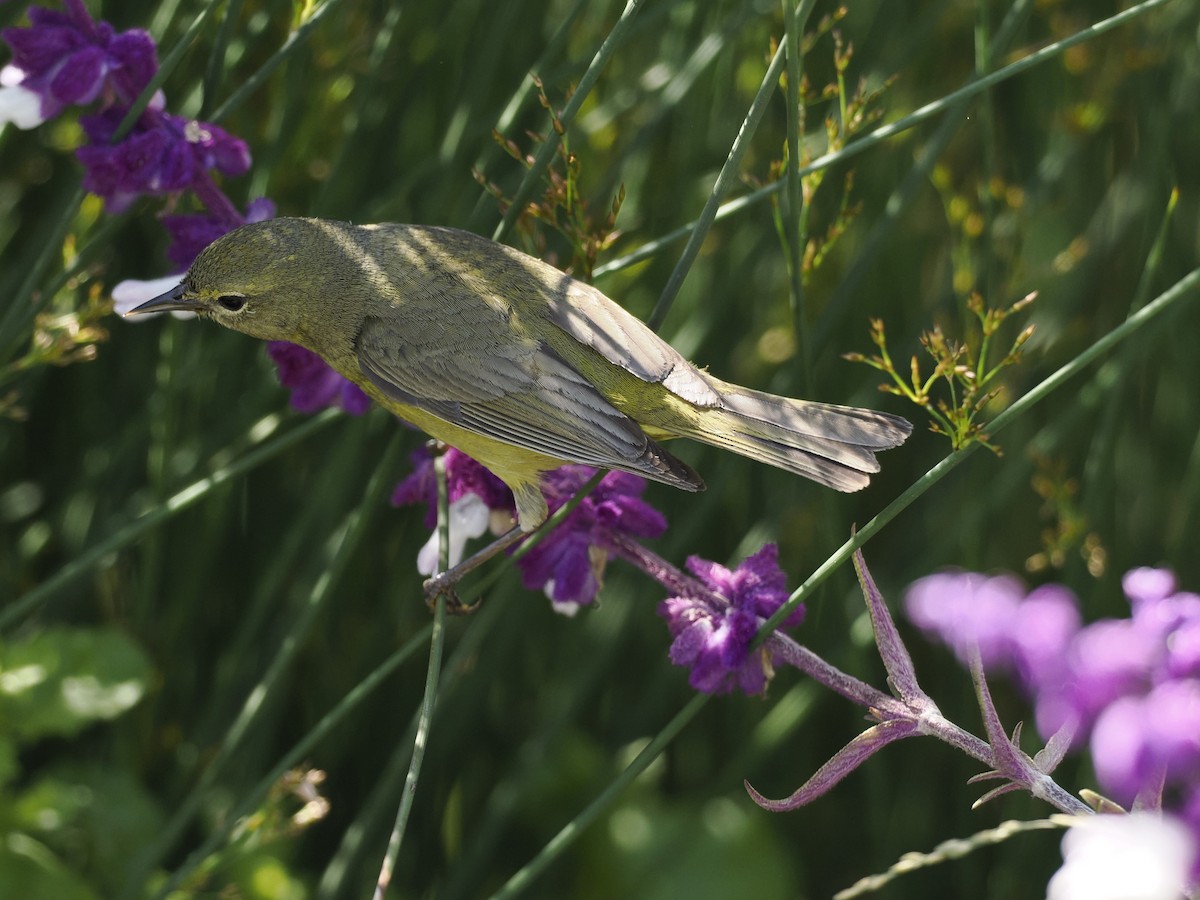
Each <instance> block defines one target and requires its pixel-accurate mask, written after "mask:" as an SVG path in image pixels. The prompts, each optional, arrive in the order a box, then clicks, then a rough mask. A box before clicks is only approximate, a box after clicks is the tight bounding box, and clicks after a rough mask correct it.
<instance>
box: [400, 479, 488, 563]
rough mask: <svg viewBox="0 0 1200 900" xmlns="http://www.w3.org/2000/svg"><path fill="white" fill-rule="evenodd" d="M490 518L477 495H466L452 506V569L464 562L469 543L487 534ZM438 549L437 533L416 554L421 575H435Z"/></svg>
mask: <svg viewBox="0 0 1200 900" xmlns="http://www.w3.org/2000/svg"><path fill="white" fill-rule="evenodd" d="M490 517H491V513H490V510H488V508H487V505H486V504H485V503H484V502H483V500H481V499H480V498H479V497H478V496H477V495H476V494H463V495H462V496H461V497H459V498H458V499H457V500H455V501H454V502H453V503H451V504H450V567H451V568H453V567H454V566H457V565H458V564H459V563H460V562H462V558H463V551H464V550H465V549H466V546H467V541H469V540H471V538H477V537H479V536H480V535H481V534H483V533H484V532H485V531H487V527H488V520H489V519H490ZM439 549H440V547H439V545H438V538H437V532H436V531H434V533H433V534H431V535H430V536H429V540H427V541H426V542H425V546H423V547H422V548H421V549H420V551H419V552H418V553H417V571H418V572H419V573H420V574H422V575H432V574H433V573H434V571H436V569H437V561H438V551H439Z"/></svg>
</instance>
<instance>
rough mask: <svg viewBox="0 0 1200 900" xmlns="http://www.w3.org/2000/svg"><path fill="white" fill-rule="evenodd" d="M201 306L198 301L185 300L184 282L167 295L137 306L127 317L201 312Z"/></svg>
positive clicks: (161, 295) (160, 295)
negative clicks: (174, 312) (143, 314)
mask: <svg viewBox="0 0 1200 900" xmlns="http://www.w3.org/2000/svg"><path fill="white" fill-rule="evenodd" d="M200 307H201V304H200V303H199V301H197V300H185V299H184V298H183V282H180V283H179V284H177V285H175V287H173V288H171V289H170V290H169V291H167V292H166V293H165V294H159V295H158V296H157V297H155V298H154V299H153V300H147V301H146V302H145V303H143V304H141V305H140V306H135V307H134V308H133V309H131V310H130V311H129V312H127V313H125V315H126V316H139V315H141V314H142V313H160V312H173V311H175V310H179V311H183V312H199V311H200Z"/></svg>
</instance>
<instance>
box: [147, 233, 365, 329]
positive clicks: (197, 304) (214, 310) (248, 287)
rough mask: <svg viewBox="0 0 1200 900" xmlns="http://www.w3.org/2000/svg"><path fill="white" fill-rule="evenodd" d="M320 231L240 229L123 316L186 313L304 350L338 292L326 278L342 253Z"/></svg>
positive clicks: (340, 240) (340, 242)
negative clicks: (175, 282)
mask: <svg viewBox="0 0 1200 900" xmlns="http://www.w3.org/2000/svg"><path fill="white" fill-rule="evenodd" d="M325 224H326V223H322V222H320V221H318V220H315V219H288V218H282V219H270V220H267V221H265V222H255V223H252V224H250V225H243V226H242V227H241V228H237V229H235V230H234V231H231V232H229V233H228V234H225V235H222V236H221V237H219V238H218V239H217V240H215V241H213V243H211V244H209V245H208V246H207V247H206V248H205V249H204V250H203V251H201V253H200V255H199V256H197V257H196V260H195V262H193V263H192V266H191V268H190V269H188V271H187V274H186V275H184V277H183V280H182V281H181V282H180V283H179V284H178V285H176V286H175V287H173V288H172V289H171V290H169V291H167V292H166V293H165V294H161V295H160V296H158V297H155V298H154V299H153V300H148V301H147V302H145V303H143V304H141V305H140V306H137V307H135V308H134V309H132V310H130V311H129V312H128V313H126V315H130V316H133V315H140V314H143V313H152V312H168V311H171V310H185V311H188V312H193V313H196V314H198V315H201V316H205V317H207V318H210V319H212V320H213V321H215V322H217V323H219V324H221V325H224V326H225V327H226V328H232V329H233V330H234V331H240V332H242V333H243V334H248V335H250V336H251V337H256V338H262V339H263V340H269V341H292V342H294V343H299V344H303V345H305V346H311V345H312V344H313V343H314V340H313V335H320V334H321V332H322V330H323V329H322V326H324V327H325V329H327V328H328V325H329V320H330V317H331V315H333V316H336V315H337V313H336V307H337V306H338V301H339V300H340V297H339V296H338V294H339V293H341V292H339V291H336V290H331V288H332V287H334V286H333V285H331V284H330V283H329V282H330V278H329V277H328V275H329V273H330V271H336V270H337V268H338V266H337V264H336V262H335V260H336V258H337V257H339V256H341V255H344V254H345V253H346V250H347V248H346V247H345V246H344V243H345V240H344V237H341V236H340V235H339V234H338V233H337V232H335V231H328V232H327V229H323V228H322V226H323V225H325ZM334 280H336V279H334ZM312 349H317V348H315V347H313V348H312Z"/></svg>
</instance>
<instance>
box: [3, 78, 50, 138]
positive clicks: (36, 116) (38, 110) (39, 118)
mask: <svg viewBox="0 0 1200 900" xmlns="http://www.w3.org/2000/svg"><path fill="white" fill-rule="evenodd" d="M24 77H25V73H24V72H22V71H21V70H20V69H17V68H15V67H13V66H5V67H4V68H3V69H0V129H2V128H3V127H4V126H5V125H7V124H8V123H9V122H12V123H13V124H14V125H16V126H17V127H18V128H20V129H22V130H23V131H28V130H29V129H30V128H37V127H38V126H39V125H41V124H42V123H43V122H45V121H46V119H45V117H44V116H43V115H42V98H41V96H40V95H38V94H35V93H34V92H33V91H31V90H29V89H27V88H23V87H21V85H20V84H19V83H18V82H19V81H20V80H21V79H22V78H24Z"/></svg>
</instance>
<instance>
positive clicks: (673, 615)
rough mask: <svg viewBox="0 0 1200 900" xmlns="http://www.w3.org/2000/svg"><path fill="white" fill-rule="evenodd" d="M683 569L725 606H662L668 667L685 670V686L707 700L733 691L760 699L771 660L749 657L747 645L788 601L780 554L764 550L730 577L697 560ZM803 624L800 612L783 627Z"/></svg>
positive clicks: (680, 602)
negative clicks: (667, 638)
mask: <svg viewBox="0 0 1200 900" xmlns="http://www.w3.org/2000/svg"><path fill="white" fill-rule="evenodd" d="M687 567H688V570H689V571H691V573H692V574H693V575H695V576H696V577H697V578H698V579H699V580H700V581H701V582H702V583H703V585H704V587H705V588H707V589H708V590H709V591H711V592H713V593H714V594H716V595H718V596H719V597H720V598H723V599H724V600H725V601H727V602H728V605H727V606H723V607H719V606H716V605H714V604H713V602H712V600H711V599H710V598H707V597H701V596H678V597H669V598H668V599H666V600H664V601H663V602H662V603H661V604H660V605H659V608H658V613H659V615H660V616H662V617H663V618H664V619H666V620H667V628H668V629H669V630H670V632H671V634H672V636H673V637H674V638H675V640H674V641H673V642H672V644H671V650H670V657H671V662H673V663H675V665H677V666H687V667H689V668H690V669H691V674H690V676H689V677H688V683H689V684H691V686H692V687H693V688H695V689H696V690H698V691H702V692H704V693H706V694H723V693H728V692H730V691H732V690H733V689H734V688H735V687H737V688H739V689H740V690H741V691H743V692H744V693H746V694H751V695H754V694H761V693H762V692H763V691H764V690H765V689H766V686H767V682H768V680H769V679H770V676H771V674H772V671H773V663H772V658H771V654H770V651H768V650H766V649H765V648H759V650H758V651H757V652H756V653H751V651H750V644H751V642H752V641H753V640H754V637H755V635H757V634H758V629H759V627H760V626H761V624H762V622H763V621H765V620H766V619H767V618H769V617H770V616H771V614H772V613H774V612H775V611H776V610H777V609H779V607H780V606H782V605H783V604H784V603H785V602H787V599H788V591H787V576H786V575H785V574H784V573H783V570H782V569H780V568H779V551H778V548H777V547H776V546H775V545H774V544H766V545H765V546H763V548H762V549H761V550H759V551H758V552H757V553H755V554H754V555H752V556H748V557H747V558H746V559H745V560H743V561H742V564H741V565H739V566H738V567H737V568H736V569H734V570H732V571H731V570H729V569H727V568H725V567H724V566H722V565H719V564H718V563H714V562H709V561H708V560H704V559H701V558H699V557H696V556H693V557H691V558H689V559H688V562H687ZM803 618H804V608H803V607H802V606H800V607H797V608H796V609H795V610H794V611H793V612H792V613H791V615H789V616H788V618H787V619H786V620H785V622H784V623H783V624H784V626H785V627H791V626H794V625H798V624H799V623H800V622H801V621H802V620H803Z"/></svg>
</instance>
